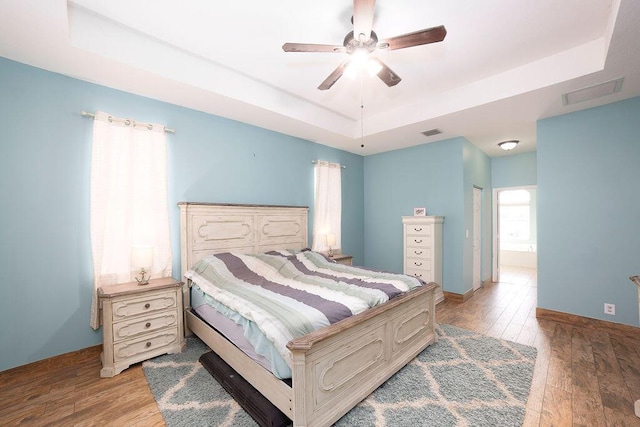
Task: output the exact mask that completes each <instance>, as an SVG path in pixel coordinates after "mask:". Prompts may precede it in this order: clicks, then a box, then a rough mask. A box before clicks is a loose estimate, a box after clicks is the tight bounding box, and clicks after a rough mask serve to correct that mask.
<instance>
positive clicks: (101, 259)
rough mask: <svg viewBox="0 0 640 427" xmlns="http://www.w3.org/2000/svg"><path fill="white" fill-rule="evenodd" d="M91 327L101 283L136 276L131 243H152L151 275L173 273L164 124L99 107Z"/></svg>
mask: <svg viewBox="0 0 640 427" xmlns="http://www.w3.org/2000/svg"><path fill="white" fill-rule="evenodd" d="M90 219H91V251H92V256H93V274H94V290H93V301H92V306H91V327H92V328H94V329H97V328H98V327H99V326H100V315H99V305H98V298H97V289H98V288H99V287H101V286H107V285H111V284H116V283H126V282H131V281H133V280H134V275H135V272H133V273H132V270H133V269H132V266H131V247H132V246H152V247H153V261H152V266H151V269H150V273H151V277H152V278H157V277H169V276H171V264H172V259H171V241H170V236H169V211H168V207H167V141H166V135H165V133H164V127H163V126H162V125H156V124H146V123H145V124H143V125H142V126H141V125H136V122H135V121H133V120H131V119H117V118H112V117H111V116H109V115H108V114H106V113H103V112H96V113H95V119H94V123H93V150H92V157H91V207H90Z"/></svg>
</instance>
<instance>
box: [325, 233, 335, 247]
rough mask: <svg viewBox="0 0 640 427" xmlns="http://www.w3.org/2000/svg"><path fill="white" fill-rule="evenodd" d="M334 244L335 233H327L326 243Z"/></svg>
mask: <svg viewBox="0 0 640 427" xmlns="http://www.w3.org/2000/svg"><path fill="white" fill-rule="evenodd" d="M335 244H336V235H335V234H327V245H329V246H333V245H335Z"/></svg>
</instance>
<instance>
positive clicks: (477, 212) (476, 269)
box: [473, 187, 482, 291]
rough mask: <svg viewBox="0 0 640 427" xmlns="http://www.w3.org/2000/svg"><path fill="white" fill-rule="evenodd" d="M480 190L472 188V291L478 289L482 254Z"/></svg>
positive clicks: (480, 280)
mask: <svg viewBox="0 0 640 427" xmlns="http://www.w3.org/2000/svg"><path fill="white" fill-rule="evenodd" d="M481 244H482V189H481V188H477V187H473V290H474V291H475V290H476V289H478V288H480V285H481V284H482V279H481V273H480V271H481V268H482V267H481V261H480V260H481V253H482V251H481V250H482V246H481Z"/></svg>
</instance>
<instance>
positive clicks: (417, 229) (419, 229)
mask: <svg viewBox="0 0 640 427" xmlns="http://www.w3.org/2000/svg"><path fill="white" fill-rule="evenodd" d="M414 230H415V231H422V228H414Z"/></svg>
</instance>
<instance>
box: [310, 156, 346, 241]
mask: <svg viewBox="0 0 640 427" xmlns="http://www.w3.org/2000/svg"><path fill="white" fill-rule="evenodd" d="M341 171H342V166H341V165H340V164H339V163H329V162H325V161H320V160H319V161H318V162H317V163H316V167H315V204H314V209H313V244H312V247H311V248H312V249H313V250H314V251H317V252H327V251H329V249H331V251H335V250H337V251H338V252H339V251H340V248H341V247H342V243H341V236H340V235H341V233H342V229H341V223H342V178H341Z"/></svg>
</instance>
